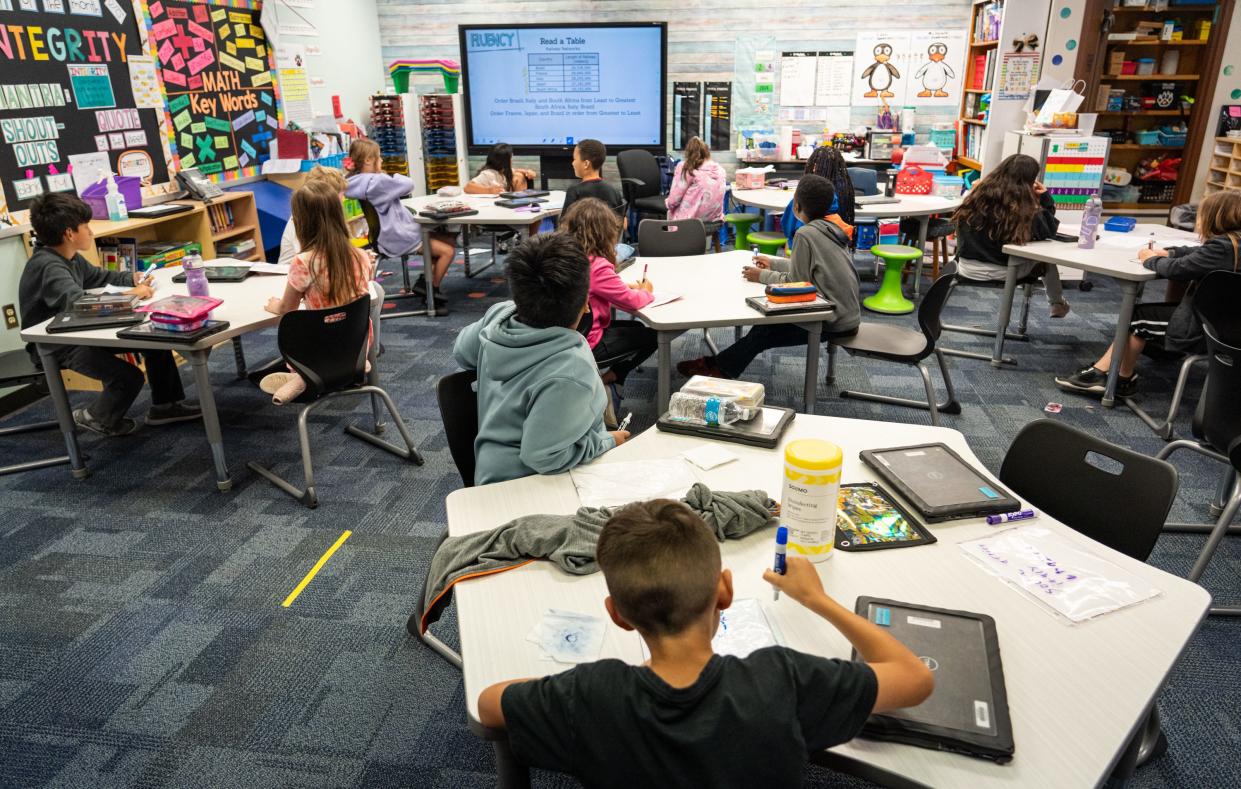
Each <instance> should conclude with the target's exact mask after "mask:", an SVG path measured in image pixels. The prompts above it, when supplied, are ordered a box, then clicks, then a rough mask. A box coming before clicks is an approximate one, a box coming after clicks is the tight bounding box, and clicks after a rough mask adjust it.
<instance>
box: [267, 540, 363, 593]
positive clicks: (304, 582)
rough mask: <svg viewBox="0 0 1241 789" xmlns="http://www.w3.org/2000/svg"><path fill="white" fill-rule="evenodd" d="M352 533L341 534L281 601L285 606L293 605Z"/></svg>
mask: <svg viewBox="0 0 1241 789" xmlns="http://www.w3.org/2000/svg"><path fill="white" fill-rule="evenodd" d="M351 534H353V532H351V531H345V533H344V534H342V535H340V539H339V540H337V541H336V543H335V544H334V545H333V546H332V547H331V548H328V549H327V553H325V554H323V555H322V556H320V557H319V561H317V562H315V566H314V567H311V568H310V572H308V573H306V577H305V578H303V579H302V582H301V583H300V584H298V585H297V586H296V587H294V589H293V591H292V592H289V596H288V597H286V598H284V602H283V603H281V605H283V606H284V607H285V608H288V607H289V606H291V605H293V601H294V600H296V599H297V596H298V595H299V594H301V593H302V590H303V589H305V588H306V586H307V584H309V583H310V582H311V581H313V580H314V578H315V575H317V574H318V572H319V571H320V570H322V569H323V565H325V564H327V560H328V559H331V558H332V554H334V553H336V549H337V548H339V547H340V546H342V545H344V544H345V540H347V539H349V535H351Z"/></svg>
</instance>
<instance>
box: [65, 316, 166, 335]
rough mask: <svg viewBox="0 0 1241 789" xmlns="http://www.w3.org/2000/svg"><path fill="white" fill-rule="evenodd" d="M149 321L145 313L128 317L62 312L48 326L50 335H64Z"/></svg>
mask: <svg viewBox="0 0 1241 789" xmlns="http://www.w3.org/2000/svg"><path fill="white" fill-rule="evenodd" d="M146 319H147V316H146V315H145V314H143V313H136V312H131V313H129V314H126V315H102V316H95V315H74V314H73V313H72V312H62V313H60V314H59V315H57V316H56V317H55V318H52V320H51V322H50V323H48V324H47V333H48V334H64V333H65V332H71V331H90V330H91V329H107V328H110V327H112V326H132V325H134V324H135V323H142V322H143V321H145V320H146Z"/></svg>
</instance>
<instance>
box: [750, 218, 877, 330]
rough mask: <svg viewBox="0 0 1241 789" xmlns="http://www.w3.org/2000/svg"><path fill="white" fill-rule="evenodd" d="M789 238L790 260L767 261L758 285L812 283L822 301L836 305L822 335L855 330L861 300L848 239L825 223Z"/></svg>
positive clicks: (821, 221)
mask: <svg viewBox="0 0 1241 789" xmlns="http://www.w3.org/2000/svg"><path fill="white" fill-rule="evenodd" d="M793 238H794V244H793V256H792V257H791V258H776V257H773V258H771V268H770V269H767V270H765V271H763V272H762V273H761V274H760V275H759V278H758V279H759V282H762V283H763V284H764V285H778V284H781V283H785V282H813V283H814V286H815V287H816V288H817V289H818V291H819V293H820V294H821V295H822V296H823V298H825V299H827V300H828V301H830V302H831V303H832V304H834V305H836V317H835V319H834V320H832V321H831V322H830V323H828V324H827V325H826V326H825V327H824V331H828V332H847V331H853V330H854V329H856V328H857V327H858V325H859V324H861V322H862V299H861V295H860V294H859V293H858V285H859V280H858V275H857V270H856V269H855V268H853V255H852V253H850V251H849V237H848V236H847V235H845V232H844V231H843V230H841V229H840V228H839V227H837V226H836V225H834V224H832V223H831V222H828V221H827V220H826V219H816V220H814V221H813V222H811V223H810V224H807V225H803V226H802V227H800V228H798V230H797V233H796V234H795V235H794V236H793Z"/></svg>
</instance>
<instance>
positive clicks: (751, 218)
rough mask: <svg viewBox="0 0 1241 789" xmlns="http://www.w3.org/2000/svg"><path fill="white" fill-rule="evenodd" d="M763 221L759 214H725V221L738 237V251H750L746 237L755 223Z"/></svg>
mask: <svg viewBox="0 0 1241 789" xmlns="http://www.w3.org/2000/svg"><path fill="white" fill-rule="evenodd" d="M760 219H762V216H760V215H759V214H747V213H745V212H744V211H743V212H741V213H736V214H724V221H725V222H727V223H728V224H730V225H732V226H733V232H734V233H736V236H737V244H736V248H737V249H749V246H748V245H747V244H746V236H748V235H749V234H750V228H751V227H752V226H753V225H754V223H755V222H757V221H758V220H760Z"/></svg>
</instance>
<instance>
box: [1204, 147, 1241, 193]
mask: <svg viewBox="0 0 1241 789" xmlns="http://www.w3.org/2000/svg"><path fill="white" fill-rule="evenodd" d="M1205 188H1206V193H1207V194H1211V193H1212V192H1222V191H1225V190H1236V191H1241V139H1234V138H1232V137H1216V138H1215V141H1214V143H1213V144H1212V148H1211V165H1210V169H1208V170H1207V182H1206V187H1205Z"/></svg>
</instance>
